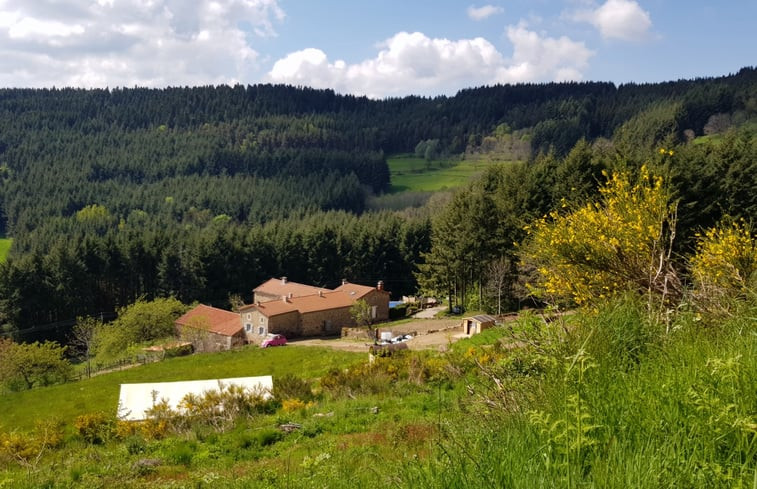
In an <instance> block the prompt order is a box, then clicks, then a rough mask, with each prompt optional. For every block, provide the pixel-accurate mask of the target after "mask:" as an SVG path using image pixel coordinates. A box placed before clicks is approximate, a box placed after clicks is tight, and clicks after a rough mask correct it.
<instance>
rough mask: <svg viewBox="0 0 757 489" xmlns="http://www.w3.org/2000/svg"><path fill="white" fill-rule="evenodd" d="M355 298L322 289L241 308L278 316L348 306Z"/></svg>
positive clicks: (341, 292)
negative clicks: (319, 291)
mask: <svg viewBox="0 0 757 489" xmlns="http://www.w3.org/2000/svg"><path fill="white" fill-rule="evenodd" d="M355 300H357V298H356V297H354V296H351V295H350V294H348V293H345V292H343V291H336V290H329V291H325V290H323V291H321V293H320V294H313V295H307V296H304V297H292V298H291V299H287V300H286V302H285V301H284V300H283V299H280V300H275V301H267V302H261V303H260V304H251V305H248V306H244V307H243V308H242V310H251V309H257V310H258V311H260V313H261V314H263V315H264V316H266V317H273V316H278V315H280V314H286V313H288V312H292V311H299V313H300V314H307V313H309V312H316V311H327V310H330V309H341V308H344V307H350V306H352V304H353V302H354V301H355Z"/></svg>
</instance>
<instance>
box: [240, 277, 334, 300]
mask: <svg viewBox="0 0 757 489" xmlns="http://www.w3.org/2000/svg"><path fill="white" fill-rule="evenodd" d="M319 290H324V289H322V288H320V287H313V286H312V285H305V284H299V283H297V282H290V281H288V280H287V281H284V280H283V279H280V278H272V279H269V280H267V281H266V282H263V283H262V284H260V285H258V286H257V287H255V289H253V292H255V293H262V294H266V295H277V296H285V295H289V294H292V297H301V296H305V295H313V294H317V293H318V291H319Z"/></svg>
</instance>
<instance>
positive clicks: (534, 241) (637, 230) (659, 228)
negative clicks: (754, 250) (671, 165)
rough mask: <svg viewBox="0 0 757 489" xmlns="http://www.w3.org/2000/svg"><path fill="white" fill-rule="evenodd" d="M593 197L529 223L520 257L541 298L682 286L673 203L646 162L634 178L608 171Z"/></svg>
mask: <svg viewBox="0 0 757 489" xmlns="http://www.w3.org/2000/svg"><path fill="white" fill-rule="evenodd" d="M599 192H600V194H601V199H600V201H599V202H597V203H590V204H586V205H584V206H583V207H579V208H576V209H570V206H569V204H568V203H565V202H564V203H563V207H564V208H567V209H569V211H568V212H567V214H561V213H560V212H557V211H555V212H552V213H550V215H549V216H545V217H544V218H542V219H539V220H537V221H536V222H535V223H534V224H533V225H531V226H530V227H527V228H526V229H527V230H528V232H529V234H530V238H529V242H528V245H527V247H526V251H525V258H527V260H528V261H530V262H531V263H532V264H533V265H534V266H535V267H536V269H537V270H538V272H539V274H540V276H541V277H540V283H539V284H537V286H535V287H533V288H532V290H533V292H534V293H535V294H536V295H538V296H540V297H541V298H544V299H546V300H549V301H552V302H557V303H566V302H567V303H571V302H572V303H575V304H578V305H583V304H588V303H594V302H596V301H603V300H604V299H605V298H607V297H611V296H615V295H617V294H619V293H622V292H624V291H626V290H632V291H635V292H639V293H643V294H648V297H649V300H650V301H651V300H652V299H653V298H654V297H658V298H660V299H661V300H662V302H663V303H666V302H669V301H670V300H675V299H677V298H678V297H679V296H680V294H681V292H682V287H681V284H680V281H679V279H678V276H677V274H676V271H675V270H674V268H673V266H672V261H671V259H670V248H671V245H672V239H673V236H674V235H675V215H676V214H675V213H676V206H675V205H674V204H671V203H670V193H669V191H668V190H667V188H666V187H665V185H663V180H662V178H661V177H656V176H653V175H651V174H650V173H649V171H648V170H647V168H646V166H644V167H642V168H641V171H640V174H639V177H638V179H637V180H636V181H635V182H633V181H632V180H631V177H630V175H629V174H628V173H614V174H613V175H612V176H610V177H609V178H608V181H607V183H605V185H603V186H602V187H600V189H599Z"/></svg>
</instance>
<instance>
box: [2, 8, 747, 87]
mask: <svg viewBox="0 0 757 489" xmlns="http://www.w3.org/2000/svg"><path fill="white" fill-rule="evenodd" d="M755 19H757V1H756V0H748V1H747V0H735V1H726V2H711V1H710V2H704V1H699V0H692V1H688V2H682V1H671V0H531V1H527V0H502V1H488V2H485V1H484V2H463V1H452V0H436V1H430V0H404V1H395V0H384V1H381V2H355V1H353V2H350V1H344V0H331V1H321V2H316V1H312V0H310V1H306V0H195V1H185V0H0V86H3V87H49V86H58V87H61V86H77V87H116V86H127V87H130V86H135V85H138V86H148V87H164V86H176V85H182V86H183V85H190V86H192V85H216V84H234V83H244V84H254V83H259V82H271V83H289V84H294V85H307V86H314V87H318V88H333V89H335V90H336V91H338V92H340V93H353V94H358V95H368V96H370V97H376V98H382V97H387V96H403V95H408V94H421V95H438V94H454V93H455V92H456V91H457V90H459V89H461V88H466V87H470V86H479V85H484V84H493V83H521V82H544V81H563V80H602V81H613V82H616V83H626V82H655V81H664V80H675V79H679V78H692V77H698V76H718V75H724V74H728V73H730V72H735V71H737V70H738V69H739V68H741V67H743V66H753V65H757V56H756V55H755V53H757V49H755V47H757V33H756V31H757V24H756V21H755Z"/></svg>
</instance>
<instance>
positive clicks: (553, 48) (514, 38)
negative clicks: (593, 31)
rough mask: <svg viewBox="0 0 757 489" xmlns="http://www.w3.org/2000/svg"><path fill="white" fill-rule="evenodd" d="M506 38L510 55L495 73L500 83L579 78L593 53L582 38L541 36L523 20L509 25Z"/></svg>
mask: <svg viewBox="0 0 757 489" xmlns="http://www.w3.org/2000/svg"><path fill="white" fill-rule="evenodd" d="M507 38H508V39H509V40H510V42H511V43H512V45H513V56H512V58H511V59H510V61H509V63H508V65H507V66H503V67H502V68H501V69H500V70H499V72H498V74H497V81H499V82H502V83H520V82H530V81H541V80H554V81H568V80H580V79H581V78H582V75H581V73H582V71H583V70H585V69H586V68H587V67H588V66H589V59H591V57H592V56H593V55H594V52H593V51H591V50H590V49H588V48H587V47H586V46H585V45H584V43H583V42H577V41H573V40H571V39H569V38H567V37H565V36H563V37H560V38H558V39H555V38H552V37H542V36H540V35H539V34H537V33H536V32H533V31H530V30H528V28H527V27H526V25H525V24H524V23H520V24H518V25H516V26H510V27H508V28H507Z"/></svg>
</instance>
